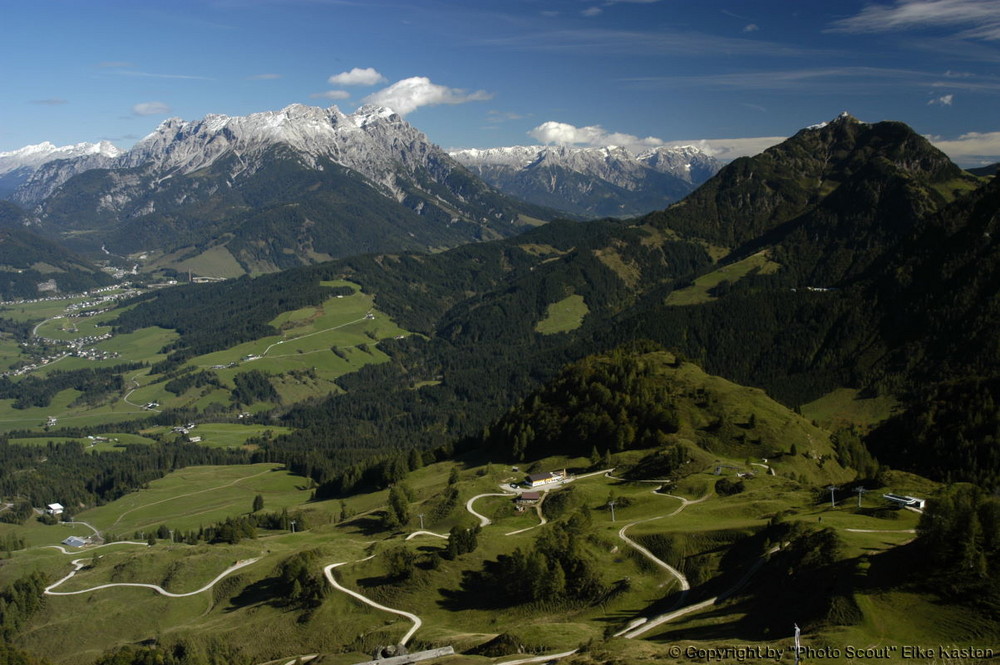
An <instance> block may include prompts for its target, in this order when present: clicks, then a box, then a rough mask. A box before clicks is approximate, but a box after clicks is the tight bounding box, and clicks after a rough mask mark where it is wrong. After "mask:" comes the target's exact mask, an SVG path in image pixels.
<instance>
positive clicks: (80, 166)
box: [0, 141, 121, 198]
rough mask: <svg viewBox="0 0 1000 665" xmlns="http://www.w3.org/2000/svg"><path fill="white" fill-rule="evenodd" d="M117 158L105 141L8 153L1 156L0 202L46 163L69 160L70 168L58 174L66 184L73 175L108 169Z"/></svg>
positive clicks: (33, 147)
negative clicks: (0, 199)
mask: <svg viewBox="0 0 1000 665" xmlns="http://www.w3.org/2000/svg"><path fill="white" fill-rule="evenodd" d="M119 155H121V150H119V149H118V148H116V147H115V146H114V145H112V144H111V143H109V142H108V141H101V142H100V143H77V144H76V145H66V146H61V147H56V146H54V145H53V144H51V143H49V142H48V141H46V142H45V143H39V144H37V145H29V146H25V147H23V148H20V149H18V150H12V151H10V152H0V198H7V197H8V196H10V195H11V194H13V193H14V192H15V191H16V190H17V189H18V188H19V187H21V186H22V185H24V184H25V183H27V182H28V181H29V180H30V179H31V176H32V175H34V174H35V172H36V171H38V169H39V168H41V167H42V166H43V165H45V164H48V163H49V162H54V161H58V160H69V162H70V163H71V164H72V166H69V165H66V167H65V168H63V169H62V171H61V172H62V173H63V176H64V178H63V181H65V179H66V178H69V177H70V176H73V175H75V174H76V173H80V172H82V171H86V170H88V169H93V168H103V167H105V166H108V165H109V164H110V163H111V161H112V160H113V159H114V158H115V157H118V156H119ZM59 184H61V183H59Z"/></svg>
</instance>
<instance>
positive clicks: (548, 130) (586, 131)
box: [528, 120, 664, 150]
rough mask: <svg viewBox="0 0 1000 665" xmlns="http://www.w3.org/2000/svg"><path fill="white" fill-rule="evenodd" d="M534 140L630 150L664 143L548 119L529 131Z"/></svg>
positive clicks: (649, 138) (651, 137) (598, 127)
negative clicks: (616, 146) (615, 146)
mask: <svg viewBox="0 0 1000 665" xmlns="http://www.w3.org/2000/svg"><path fill="white" fill-rule="evenodd" d="M528 136H531V137H532V138H534V139H535V140H536V141H539V142H541V143H556V144H559V145H581V144H582V145H591V146H611V145H620V146H624V147H626V148H629V149H631V150H641V149H642V148H655V147H656V146H660V145H664V141H663V140H662V139H658V138H656V137H654V136H647V137H646V138H639V137H638V136H633V135H632V134H623V133H621V132H609V131H608V130H606V129H604V128H603V127H601V126H600V125H590V126H589V127H576V126H575V125H570V124H567V123H565V122H555V121H553V120H549V121H548V122H543V123H542V124H540V125H538V126H537V127H535V128H534V129H532V130H531V131H530V132H528Z"/></svg>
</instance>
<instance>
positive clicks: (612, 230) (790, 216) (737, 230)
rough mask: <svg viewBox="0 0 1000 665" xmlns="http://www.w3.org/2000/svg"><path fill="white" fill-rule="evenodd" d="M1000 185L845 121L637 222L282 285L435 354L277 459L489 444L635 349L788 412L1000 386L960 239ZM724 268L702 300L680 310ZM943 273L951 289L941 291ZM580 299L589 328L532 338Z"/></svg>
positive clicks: (364, 377)
mask: <svg viewBox="0 0 1000 665" xmlns="http://www.w3.org/2000/svg"><path fill="white" fill-rule="evenodd" d="M977 187H978V188H979V189H977ZM973 190H975V191H973ZM970 191H971V192H972V194H971V195H970V194H968V193H967V192H970ZM994 191H995V185H991V186H986V187H980V181H978V180H977V179H975V178H973V177H971V176H969V175H968V174H965V173H964V172H963V171H961V170H960V169H958V168H957V167H955V166H954V165H953V164H951V163H950V162H949V161H948V160H947V158H946V157H945V156H944V155H943V154H941V153H940V152H938V151H937V150H935V149H934V148H933V147H931V146H930V145H929V144H928V143H927V142H926V140H924V139H923V138H921V137H919V136H917V135H916V134H915V133H913V132H912V131H911V130H909V129H908V128H906V127H905V126H904V125H901V124H899V123H877V124H867V123H862V122H859V121H857V120H855V119H853V118H850V117H846V116H842V117H840V118H838V119H836V120H835V121H833V122H831V123H828V124H826V125H823V126H818V127H814V128H809V129H806V130H803V131H802V132H800V133H799V134H797V135H796V136H795V137H793V138H792V139H789V140H788V141H786V142H785V143H783V144H781V145H780V146H776V147H775V148H772V149H770V150H768V151H766V152H765V153H763V154H761V155H759V156H757V157H753V158H747V159H742V160H738V161H737V162H734V163H733V164H731V165H730V166H728V167H726V168H724V169H723V170H722V171H720V172H719V174H718V175H716V176H715V177H714V178H713V179H712V180H710V181H709V182H708V183H706V184H705V185H704V186H703V187H702V188H700V189H699V190H698V191H696V192H695V193H694V194H692V195H691V196H690V197H689V198H688V199H686V200H685V201H684V202H682V203H680V204H677V205H675V206H673V207H671V208H670V209H668V210H666V211H663V212H660V213H655V214H653V215H650V216H648V217H646V218H641V219H638V220H634V221H632V222H627V223H626V222H598V223H591V224H585V225H571V224H550V225H547V226H546V227H543V228H539V229H536V230H533V231H531V232H529V233H527V234H525V235H522V236H520V237H518V238H515V239H508V240H503V241H498V242H494V243H485V244H480V245H475V246H467V247H463V248H459V249H456V250H452V251H450V252H445V253H441V254H436V255H417V254H401V255H376V256H364V257H358V258H353V259H346V260H343V261H339V262H332V263H329V264H324V265H322V266H316V267H313V268H303V269H300V270H301V271H305V272H293V273H289V274H288V278H289V279H291V278H292V275H296V277H295V279H304V280H306V281H308V280H315V281H316V282H318V281H319V280H320V279H330V278H336V277H344V278H348V279H351V280H352V281H354V282H357V283H359V284H361V285H362V286H363V288H364V289H365V291H367V292H369V293H374V294H375V295H376V298H377V302H378V304H379V307H380V308H382V309H383V310H384V311H386V312H388V313H389V314H391V315H392V317H393V318H394V319H395V320H397V321H399V322H400V324H401V325H404V326H405V327H407V328H408V329H410V330H415V331H419V332H422V333H424V334H425V335H427V339H419V338H410V339H407V340H400V341H389V342H384V343H383V344H382V346H381V348H383V349H384V350H386V351H388V352H389V353H390V354H391V356H392V362H390V363H389V364H386V365H381V366H377V367H367V368H365V369H363V370H361V371H359V372H357V373H356V374H353V375H349V376H346V377H344V378H343V379H341V380H340V385H341V386H342V387H344V388H345V389H347V391H348V394H347V395H346V396H337V397H331V398H329V399H327V400H324V401H323V402H321V403H317V404H312V405H306V406H301V407H295V408H292V409H291V410H290V411H288V412H287V413H285V414H284V415H283V416H281V419H282V422H283V423H284V424H287V425H291V426H294V427H299V428H302V429H301V432H300V433H299V434H293V435H290V436H289V437H287V438H284V439H277V440H276V441H275V442H273V443H272V444H269V447H270V448H272V449H273V451H274V453H273V454H275V455H289V456H290V457H289V459H294V460H297V464H298V463H301V464H302V467H301V468H306V469H309V470H310V471H311V472H312V473H313V474H314V475H315V477H316V479H317V480H319V481H321V482H322V481H323V480H325V479H326V476H327V475H328V474H329V473H331V472H332V469H333V468H334V467H335V466H336V465H335V464H333V463H332V462H331V456H332V457H333V458H337V457H338V456H339V455H341V454H344V455H347V457H348V458H350V459H359V458H360V457H363V456H364V455H366V454H370V453H371V452H372V451H378V450H385V449H388V448H404V449H405V448H407V447H410V446H414V445H416V446H429V445H441V444H444V443H447V442H449V441H454V440H455V439H456V438H458V437H463V436H472V435H475V434H477V433H478V432H479V431H480V430H481V428H482V427H483V426H485V425H486V423H487V422H488V421H489V420H490V419H491V418H493V417H495V416H496V415H497V414H499V413H500V412H501V411H502V409H504V408H506V407H507V406H508V405H510V404H512V403H513V402H515V401H516V400H517V399H520V398H521V397H523V396H524V395H525V394H526V393H527V392H528V391H529V390H530V389H531V388H532V387H533V386H534V385H537V382H538V381H539V380H543V379H545V378H547V377H550V376H552V375H553V374H554V372H555V371H556V370H557V369H558V368H559V367H560V366H561V365H562V364H563V363H565V362H567V361H572V360H575V359H578V358H581V357H583V356H584V355H587V354H588V353H591V352H594V351H598V350H602V349H609V348H612V347H615V346H618V345H619V344H622V343H624V342H628V341H630V340H635V339H640V338H648V339H652V340H654V341H656V342H659V343H661V344H663V345H665V346H667V347H668V348H674V349H678V350H679V351H681V352H683V353H684V354H686V355H687V356H688V357H690V358H692V359H694V360H695V361H696V362H698V363H699V364H702V365H703V366H704V367H705V368H706V369H707V370H708V371H711V372H713V373H716V374H720V375H723V376H726V377H727V378H730V379H732V380H735V381H737V382H740V383H744V384H748V385H755V386H759V387H763V388H765V389H766V390H768V391H769V392H770V393H771V394H772V395H773V396H775V397H776V398H777V399H779V400H780V401H782V402H784V403H785V404H787V405H791V406H797V405H800V404H803V403H805V402H808V401H811V400H813V399H815V398H817V397H819V396H821V395H823V394H825V393H827V392H829V391H831V390H833V389H835V388H841V387H850V388H854V389H858V390H862V391H867V393H868V394H891V395H894V396H897V397H899V398H902V399H904V400H909V399H911V398H912V397H913V396H914V395H915V394H914V393H913V389H914V388H915V386H916V385H917V384H918V382H919V381H922V380H926V379H927V377H930V376H946V375H947V374H946V373H945V374H942V372H946V370H948V368H949V367H954V368H955V371H954V373H955V374H956V375H957V376H962V375H963V373H964V372H970V371H975V372H992V371H995V370H994V369H993V368H994V367H995V363H994V362H993V361H991V360H990V359H989V357H988V356H987V357H984V356H982V355H980V354H978V353H977V352H976V351H975V349H976V348H983V346H984V345H988V344H990V343H991V340H993V339H994V337H993V336H994V333H993V332H992V331H993V330H995V329H996V326H992V327H991V325H990V322H991V321H993V320H994V317H993V314H992V307H993V305H992V302H993V298H992V295H991V293H990V289H989V284H990V283H991V282H990V281H989V279H986V277H985V275H983V274H980V273H978V272H977V274H978V275H979V276H980V277H981V278H982V279H981V281H980V280H979V279H976V280H970V279H969V277H968V276H967V275H964V274H963V273H961V268H962V266H966V265H968V266H969V268H968V269H970V270H971V269H972V268H971V266H973V265H976V263H975V262H973V261H972V260H971V259H972V256H971V255H969V254H968V248H967V247H966V246H965V245H963V243H966V244H967V243H972V242H974V240H973V239H974V238H976V237H977V234H978V237H983V236H982V234H983V233H988V232H989V229H987V228H985V227H984V226H983V225H984V224H985V223H986V222H987V221H988V220H989V219H991V214H992V213H991V212H990V211H993V210H995V194H992V193H991V192H994ZM976 220H979V221H976ZM966 227H968V229H966ZM980 227H982V228H980ZM980 244H982V243H980ZM921 247H925V248H926V252H923V253H922V251H921V249H920V248H921ZM754 257H756V258H754ZM921 257H923V258H921ZM949 257H950V258H949ZM963 257H964V258H963ZM750 259H753V261H758V262H757V263H753V261H750ZM935 262H936V263H935ZM740 266H743V267H744V269H743V271H742V272H737V273H733V272H732V271H733V270H735V268H738V267H740ZM765 267H766V268H767V269H766V270H765V269H764V268H765ZM727 270H728V271H730V272H728V273H725V274H728V275H730V277H731V278H730V279H718V280H715V286H713V287H711V288H707V287H706V289H705V290H704V292H701V295H699V296H698V297H697V298H694V299H693V300H689V301H688V302H689V304H685V305H681V304H677V300H676V299H675V298H674V297H673V296H672V295H671V294H675V293H681V292H682V291H683V292H690V291H691V289H695V290H697V288H696V287H697V285H698V284H700V283H702V281H703V280H704V279H706V278H711V277H712V276H713V275H715V274H720V275H721V274H722V273H723V272H724V271H727ZM942 270H944V271H945V273H942V272H941V271H942ZM948 271H952V272H953V274H954V277H955V279H954V283H950V285H949V287H948V288H947V289H942V288H940V285H938V286H937V287H934V285H933V284H932V283H931V282H933V280H934V277H933V276H934V275H935V274H945V276H947V274H948ZM911 273H912V274H913V275H925V277H923V278H921V280H923V281H921V282H912V283H911V282H910V281H906V275H907V274H911ZM733 274H735V275H736V276H735V277H733V276H732V275H733ZM276 279H277V280H279V281H280V280H281V279H285V278H284V277H282V276H279V277H277V278H276ZM899 280H903V281H899ZM963 282H964V283H966V284H965V286H962V283H963ZM210 288H211V289H215V288H223V287H210ZM226 288H229V287H226ZM935 294H936V295H935ZM955 298H958V299H959V302H960V303H961V305H962V306H961V307H958V308H956V307H952V306H950V305H949V303H950V302H951V299H955ZM567 303H575V304H574V305H573V306H574V307H576V310H575V311H576V312H577V314H576V317H577V318H576V319H575V323H573V324H569V325H567V326H565V327H563V328H559V330H561V331H562V332H556V333H551V334H542V333H540V332H539V330H547V328H545V327H540V323H541V322H542V321H547V320H549V318H550V317H551V316H552V311H553V309H552V308H553V307H554V306H556V305H565V304H567ZM156 307H157V304H156V303H155V302H151V303H147V304H144V305H142V306H141V307H140V308H138V309H136V310H135V311H134V313H133V314H129V316H135V315H138V313H139V312H140V311H145V310H149V309H150V308H156ZM970 317H972V318H970ZM970 321H971V322H973V323H974V324H975V325H969V323H970ZM194 327H195V328H196V327H197V324H195V325H194ZM956 327H961V328H962V330H963V332H962V334H967V335H970V336H975V337H974V338H970V340H969V341H970V344H969V345H967V346H966V347H965V349H967V350H964V351H957V352H956V350H955V348H954V347H952V346H949V344H951V342H949V339H952V338H949V332H948V331H954V330H955V329H956ZM184 334H185V335H189V334H193V332H192V333H188V332H186V333H184ZM973 339H974V344H973V343H972V342H973ZM183 343H184V342H183V340H182V344H183ZM905 358H915V359H922V358H926V361H927V362H922V361H920V360H917V361H916V362H904V361H903V360H902V359H905ZM955 363H959V364H955ZM958 368H961V369H958ZM376 422H377V423H378V426H377V427H376V426H374V425H373V423H376ZM348 442H349V443H348ZM338 451H340V452H338ZM365 451H367V452H365ZM324 469H325V470H324Z"/></svg>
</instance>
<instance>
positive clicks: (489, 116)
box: [486, 111, 528, 123]
mask: <svg viewBox="0 0 1000 665" xmlns="http://www.w3.org/2000/svg"><path fill="white" fill-rule="evenodd" d="M527 117H528V116H526V115H523V114H521V113H513V112H511V111H488V112H487V113H486V122H489V123H500V122H509V121H511V120H523V119H524V118H527Z"/></svg>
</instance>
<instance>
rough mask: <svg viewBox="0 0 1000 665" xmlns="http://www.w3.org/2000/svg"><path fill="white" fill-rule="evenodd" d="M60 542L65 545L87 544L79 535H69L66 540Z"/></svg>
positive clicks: (78, 545)
mask: <svg viewBox="0 0 1000 665" xmlns="http://www.w3.org/2000/svg"><path fill="white" fill-rule="evenodd" d="M62 543H63V545H66V546H67V547H83V546H84V545H86V544H87V541H86V540H84V539H83V538H80V537H79V536H70V537H69V538H67V539H66V540H64V541H62Z"/></svg>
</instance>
